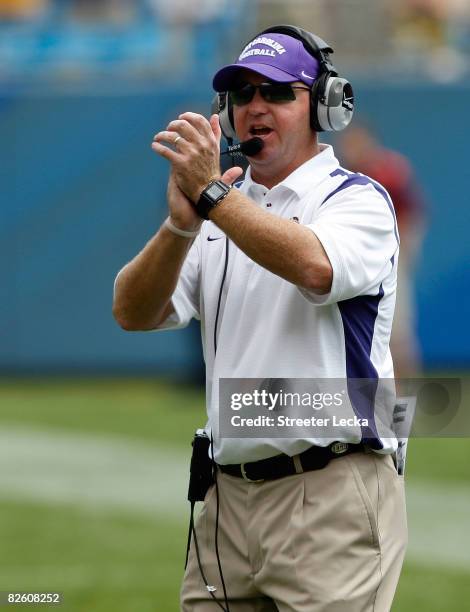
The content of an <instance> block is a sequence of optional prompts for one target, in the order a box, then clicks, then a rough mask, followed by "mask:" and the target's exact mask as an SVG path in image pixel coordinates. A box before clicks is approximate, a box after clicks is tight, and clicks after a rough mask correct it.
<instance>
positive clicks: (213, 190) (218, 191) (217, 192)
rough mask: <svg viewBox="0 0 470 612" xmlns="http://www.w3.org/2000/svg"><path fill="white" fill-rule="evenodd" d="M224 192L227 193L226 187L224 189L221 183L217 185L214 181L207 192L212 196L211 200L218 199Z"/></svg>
mask: <svg viewBox="0 0 470 612" xmlns="http://www.w3.org/2000/svg"><path fill="white" fill-rule="evenodd" d="M224 193H225V189H223V188H222V187H221V186H220V185H217V183H214V185H211V186H210V187H209V189H207V191H206V194H207V195H208V196H209V197H210V199H211V200H216V199H217V198H219V197H220V196H221V195H223V194H224Z"/></svg>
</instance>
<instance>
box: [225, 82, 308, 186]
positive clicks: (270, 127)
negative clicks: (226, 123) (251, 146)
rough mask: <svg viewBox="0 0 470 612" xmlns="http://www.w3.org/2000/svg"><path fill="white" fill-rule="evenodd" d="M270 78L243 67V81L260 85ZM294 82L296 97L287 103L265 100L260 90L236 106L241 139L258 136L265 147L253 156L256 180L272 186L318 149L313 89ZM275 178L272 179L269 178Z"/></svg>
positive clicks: (234, 113)
mask: <svg viewBox="0 0 470 612" xmlns="http://www.w3.org/2000/svg"><path fill="white" fill-rule="evenodd" d="M267 81H268V79H267V78H266V77H263V76H261V75H259V74H256V73H255V72H252V71H250V70H244V73H243V76H242V77H241V82H243V83H251V84H253V85H259V84H261V83H265V82H267ZM291 85H294V86H296V87H297V86H298V87H305V88H306V89H305V90H304V89H302V90H300V89H295V90H294V91H295V97H296V99H295V100H292V101H289V102H284V103H273V102H266V101H265V100H264V99H263V98H262V96H261V94H260V92H259V90H256V93H255V95H254V97H253V99H252V100H251V102H249V103H248V104H246V105H243V106H237V105H234V107H233V116H234V123H235V130H236V133H237V136H238V138H239V139H240V140H241V141H244V140H248V139H249V138H252V137H253V136H258V137H259V138H262V140H263V141H264V148H263V149H262V151H261V152H260V153H258V154H257V155H255V156H254V157H250V165H251V167H252V176H253V179H254V180H257V181H258V182H262V183H263V184H264V185H266V186H267V187H270V185H269V184H268V182H271V183H272V184H276V183H277V182H280V181H282V180H283V179H284V178H285V177H286V176H288V175H289V174H290V173H291V172H293V171H294V170H295V169H296V168H298V167H299V166H300V165H302V164H303V163H304V162H305V161H307V160H308V159H310V158H311V157H312V156H313V155H314V154H315V153H316V150H315V147H316V143H317V140H316V134H315V133H314V132H313V131H312V129H311V128H310V93H309V91H308V90H307V87H306V85H305V83H301V82H296V83H291ZM269 179H272V180H269Z"/></svg>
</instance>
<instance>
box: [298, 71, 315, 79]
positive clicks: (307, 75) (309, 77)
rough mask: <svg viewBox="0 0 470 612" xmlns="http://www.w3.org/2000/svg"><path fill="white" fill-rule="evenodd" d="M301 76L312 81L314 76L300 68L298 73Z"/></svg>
mask: <svg viewBox="0 0 470 612" xmlns="http://www.w3.org/2000/svg"><path fill="white" fill-rule="evenodd" d="M300 74H301V75H302V76H303V77H305V78H306V79H312V81H313V80H314V79H315V77H312V76H310V75H309V74H305V72H304V71H303V70H302V72H301V73H300Z"/></svg>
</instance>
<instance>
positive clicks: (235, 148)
mask: <svg viewBox="0 0 470 612" xmlns="http://www.w3.org/2000/svg"><path fill="white" fill-rule="evenodd" d="M263 147H264V142H263V140H262V139H261V138H258V136H254V137H253V138H250V139H249V140H245V141H244V142H240V143H239V144H236V145H232V146H231V147H229V148H228V149H227V150H226V151H223V152H222V153H221V155H248V156H250V155H256V154H257V153H259V152H260V151H261V149H262V148H263Z"/></svg>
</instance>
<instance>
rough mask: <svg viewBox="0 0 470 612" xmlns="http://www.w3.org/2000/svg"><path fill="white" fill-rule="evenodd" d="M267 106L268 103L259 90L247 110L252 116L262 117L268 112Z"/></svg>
mask: <svg viewBox="0 0 470 612" xmlns="http://www.w3.org/2000/svg"><path fill="white" fill-rule="evenodd" d="M267 105H268V103H267V102H266V100H265V99H264V98H263V96H262V95H261V94H260V91H259V89H256V91H255V95H254V96H253V98H252V100H251V102H249V103H248V108H247V110H248V112H249V113H250V114H251V115H260V114H264V113H265V112H266V111H267V108H268V107H267Z"/></svg>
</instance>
